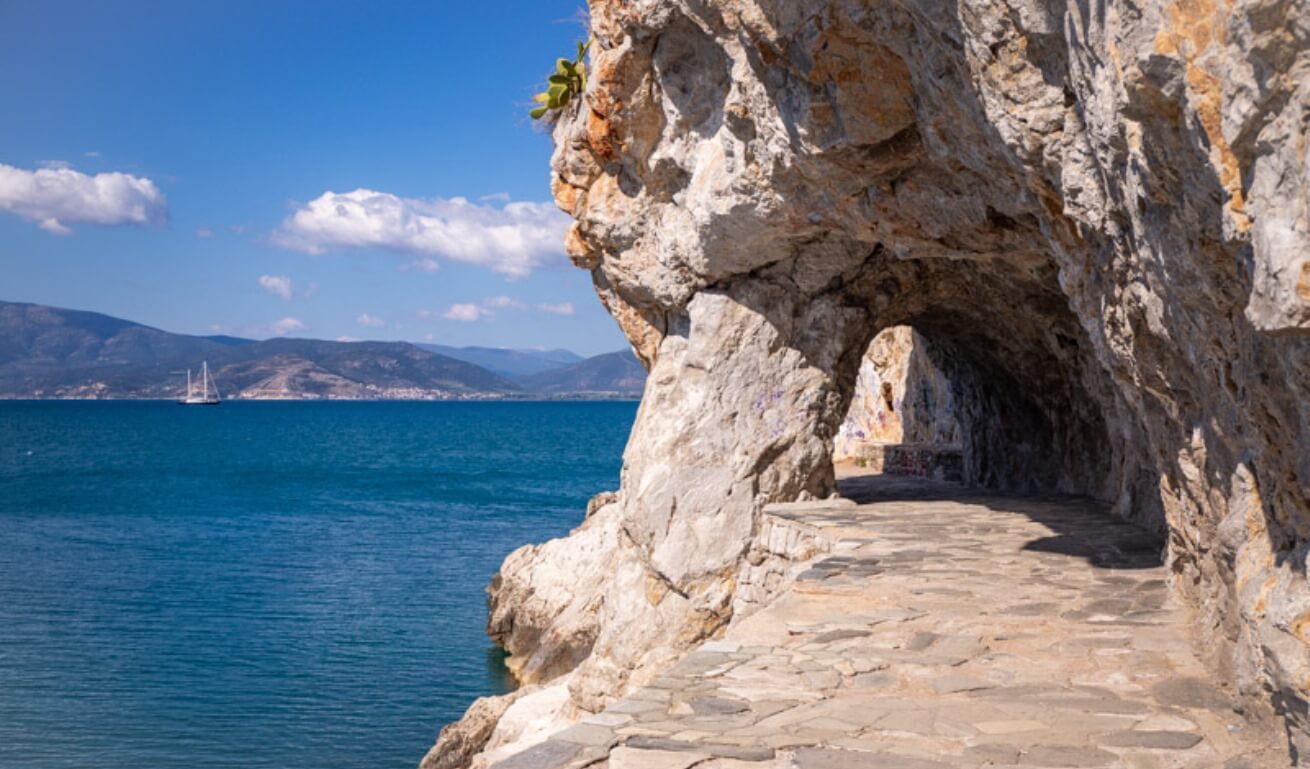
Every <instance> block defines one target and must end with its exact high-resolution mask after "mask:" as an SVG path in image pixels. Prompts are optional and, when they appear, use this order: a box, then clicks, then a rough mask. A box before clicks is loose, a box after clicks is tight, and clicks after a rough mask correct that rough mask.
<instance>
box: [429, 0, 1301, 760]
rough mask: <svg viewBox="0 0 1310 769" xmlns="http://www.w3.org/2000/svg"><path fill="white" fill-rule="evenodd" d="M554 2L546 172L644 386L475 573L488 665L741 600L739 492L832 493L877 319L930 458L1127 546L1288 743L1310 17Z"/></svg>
mask: <svg viewBox="0 0 1310 769" xmlns="http://www.w3.org/2000/svg"><path fill="white" fill-rule="evenodd" d="M590 5H591V7H590V13H591V16H590V23H591V32H592V35H593V37H594V43H593V45H592V48H591V55H592V74H591V80H590V84H589V87H588V92H587V95H586V100H585V104H584V105H583V106H582V108H581V109H575V110H573V111H571V112H569V113H567V114H565V115H563V116H561V119H560V120H559V122H558V123H557V124H556V126H555V128H554V138H555V143H556V152H555V155H554V158H553V171H554V176H553V192H554V195H555V198H556V200H557V202H558V203H559V204H560V206H561V207H562V208H563V209H564V210H565V211H566V212H568V213H569V214H571V215H572V216H573V217H574V218H575V220H576V223H575V224H574V226H573V228H572V229H571V231H570V232H569V234H568V238H567V242H566V245H567V249H568V251H569V254H570V257H571V259H572V260H573V261H574V263H575V264H577V265H578V266H579V267H582V268H584V269H587V270H590V272H591V275H592V278H593V281H594V283H595V286H596V289H597V292H598V294H599V296H600V298H601V300H602V302H603V303H604V304H605V306H606V307H607V308H608V309H609V311H610V312H611V314H612V315H613V316H614V317H615V318H616V319H617V321H618V322H619V324H620V326H621V327H622V328H623V330H624V332H625V333H626V334H627V336H628V338H629V340H630V341H631V343H632V346H633V348H634V349H635V350H636V351H637V353H638V355H639V357H640V358H641V359H642V360H643V361H644V362H645V363H646V365H647V366H648V367H649V368H650V377H649V381H648V384H647V387H646V391H645V396H644V399H643V401H642V404H641V407H640V410H639V413H638V416H637V420H636V424H635V427H634V430H633V433H632V437H631V440H630V442H629V445H628V447H627V451H626V454H625V461H624V467H623V473H622V487H621V489H620V491H619V492H618V494H617V496H614V497H605V498H601V499H598V500H597V502H596V504H594V505H593V510H592V511H591V514H589V516H588V518H587V520H586V522H585V523H584V524H583V525H582V526H581V527H580V528H579V529H578V530H577V531H575V532H574V533H573V534H572V535H571V536H570V537H568V538H566V539H563V540H557V541H554V542H551V543H547V544H545V545H541V546H534V547H528V548H524V549H522V550H520V551H518V552H516V553H515V554H513V555H512V556H510V558H509V559H508V560H507V561H506V563H505V566H504V567H503V569H502V572H501V574H500V575H499V576H498V577H497V578H496V581H495V583H494V584H493V586H492V588H491V595H492V601H491V603H492V618H491V623H490V630H491V632H492V634H493V636H494V637H495V638H496V639H497V640H498V641H500V642H501V643H502V644H503V645H505V646H506V648H507V649H508V650H509V652H510V653H511V654H512V657H511V665H512V667H514V669H515V671H516V673H517V674H518V675H519V677H520V678H521V680H523V681H525V682H527V683H530V684H535V683H547V682H552V681H555V682H565V683H566V684H567V693H568V694H567V698H568V703H567V704H568V707H570V708H573V709H574V710H575V711H576V712H585V711H591V712H594V711H596V710H598V709H599V708H601V707H602V706H603V705H604V704H605V703H606V702H607V701H609V700H610V699H611V698H613V697H614V696H616V695H618V694H620V693H621V692H623V691H624V690H625V689H626V688H629V687H631V686H633V685H635V684H637V683H641V682H642V681H644V680H648V679H649V677H650V676H651V675H653V671H655V670H657V669H658V668H659V666H660V665H661V664H663V663H665V662H667V661H668V660H670V659H673V658H674V657H676V655H677V654H679V653H680V652H681V651H682V650H685V649H686V648H688V647H689V646H690V645H692V644H694V643H696V642H698V641H701V640H704V639H707V638H712V637H714V636H715V634H716V633H718V632H720V631H721V630H722V629H723V628H724V627H725V626H727V625H728V624H730V623H731V622H733V621H734V619H735V618H739V617H741V616H744V615H746V614H749V612H750V611H752V609H753V608H754V607H756V606H758V605H759V604H760V602H762V601H764V600H767V598H768V597H769V595H770V591H771V590H773V589H775V586H776V585H775V583H776V582H777V580H776V579H772V578H770V577H769V576H768V575H769V574H770V573H774V574H776V573H777V571H778V570H779V569H780V568H783V567H778V566H777V562H778V561H779V559H780V558H782V559H783V560H785V554H781V555H780V554H778V553H774V552H770V551H769V548H768V547H767V545H766V544H764V543H761V542H760V541H759V537H758V536H757V535H758V533H759V521H760V511H761V509H762V507H763V506H764V505H765V504H768V503H772V502H785V501H792V500H798V499H815V498H823V497H826V496H828V495H829V494H831V493H832V492H833V489H834V477H833V469H832V462H831V454H832V442H833V437H834V435H835V433H836V431H837V429H838V426H839V425H840V423H841V420H842V418H843V417H844V415H845V413H846V411H847V408H848V406H849V404H850V402H851V398H852V391H853V389H854V386H855V381H856V377H857V373H858V370H859V366H860V361H861V358H862V357H863V355H864V353H865V350H866V349H867V348H868V346H869V343H870V340H871V339H873V337H874V336H875V334H877V333H878V332H879V331H880V330H882V329H885V328H889V327H892V326H898V325H909V326H912V327H913V328H914V329H915V330H916V331H917V332H918V333H919V334H920V335H922V337H923V338H924V339H925V340H927V342H928V344H929V345H930V348H931V349H932V350H933V356H934V363H936V364H937V365H938V367H939V368H940V369H941V370H942V372H943V373H944V374H945V375H946V376H947V378H948V379H949V381H950V382H951V386H952V392H953V397H954V402H955V408H956V412H957V414H956V416H957V418H958V420H959V425H960V432H961V435H960V439H961V442H962V444H963V446H964V456H965V462H964V465H965V466H964V470H963V474H964V476H965V481H966V482H968V483H971V484H977V485H982V486H988V487H993V488H997V489H1004V490H1012V491H1016V492H1044V493H1049V492H1061V493H1069V494H1079V495H1086V496H1089V497H1092V498H1095V499H1097V500H1100V501H1101V502H1102V503H1103V504H1104V505H1105V506H1106V507H1107V508H1108V509H1110V510H1112V511H1113V512H1114V513H1116V514H1117V515H1120V516H1122V517H1124V518H1127V519H1130V520H1132V521H1133V522H1135V523H1137V524H1140V525H1141V526H1142V527H1143V531H1144V536H1148V535H1150V534H1151V532H1154V533H1155V534H1158V535H1159V537H1160V541H1161V543H1162V546H1161V547H1162V551H1163V553H1164V556H1163V557H1164V558H1165V559H1166V562H1167V563H1168V565H1169V567H1170V574H1171V575H1172V576H1171V585H1170V587H1171V589H1172V591H1173V593H1174V594H1175V595H1176V596H1177V597H1178V598H1180V599H1181V600H1182V601H1183V602H1185V603H1186V605H1187V606H1189V607H1190V609H1191V610H1192V613H1193V616H1194V618H1195V620H1194V625H1195V632H1196V637H1197V639H1198V642H1199V646H1200V648H1202V649H1204V650H1205V652H1206V654H1207V660H1206V661H1207V664H1209V665H1210V666H1211V667H1212V669H1214V670H1216V671H1218V672H1219V674H1220V675H1222V676H1223V677H1224V678H1226V679H1227V680H1230V681H1232V682H1234V684H1235V686H1236V688H1237V689H1238V690H1240V692H1241V694H1242V695H1243V697H1244V702H1245V705H1246V707H1247V708H1249V709H1250V712H1252V713H1258V712H1276V713H1277V714H1278V715H1279V716H1280V717H1282V718H1283V719H1285V720H1286V723H1287V729H1286V733H1287V735H1288V740H1289V744H1291V745H1292V746H1293V749H1294V751H1295V750H1296V749H1298V748H1299V750H1300V751H1302V752H1304V751H1305V750H1307V748H1310V737H1308V736H1307V734H1308V731H1307V730H1310V717H1308V716H1307V702H1308V700H1310V653H1308V652H1310V646H1308V645H1307V644H1308V642H1310V586H1308V584H1307V575H1306V557H1307V552H1308V548H1307V542H1308V541H1310V216H1308V214H1307V206H1308V201H1310V171H1308V170H1307V163H1306V155H1307V136H1308V135H1310V128H1308V126H1310V106H1308V105H1310V3H1306V2H1304V1H1300V2H1298V1H1296V0H1252V1H1248V0H1222V1H1221V0H1140V2H1123V1H1122V0H1103V1H1102V2H1085V1H1083V0H958V2H949V1H941V2H934V1H932V0H927V1H923V2H918V1H916V0H887V1H883V0H863V1H859V0H849V1H843V0H831V1H829V2H821V1H819V0H720V1H719V2H708V1H697V0H665V1H663V2H654V1H643V0H627V1H626V2H625V1H621V0H592V2H591V4H590ZM783 570H784V571H785V569H783ZM469 739H472V738H469ZM452 765H453V764H452Z"/></svg>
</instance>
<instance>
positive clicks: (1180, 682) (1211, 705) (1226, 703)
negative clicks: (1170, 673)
mask: <svg viewBox="0 0 1310 769" xmlns="http://www.w3.org/2000/svg"><path fill="white" fill-rule="evenodd" d="M1151 694H1152V695H1153V696H1154V697H1155V698H1156V699H1157V700H1159V701H1160V702H1161V703H1163V704H1165V705H1174V706H1176V707H1180V708H1199V709H1203V710H1232V709H1233V702H1232V699H1231V698H1230V697H1229V696H1228V695H1227V694H1225V693H1224V692H1223V690H1222V689H1220V688H1219V687H1217V686H1215V685H1214V684H1212V683H1210V682H1209V681H1206V680H1204V679H1201V678H1172V679H1169V680H1167V681H1161V682H1160V683H1158V684H1156V685H1155V686H1153V687H1151Z"/></svg>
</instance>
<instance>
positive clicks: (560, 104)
mask: <svg viewBox="0 0 1310 769" xmlns="http://www.w3.org/2000/svg"><path fill="white" fill-rule="evenodd" d="M590 46H591V43H590V42H586V43H582V42H579V43H578V57H577V58H576V59H574V60H573V61H569V60H568V59H559V60H557V61H556V62H555V73H554V74H552V75H551V76H550V77H549V78H547V79H546V90H544V91H542V92H541V93H539V94H537V95H536V96H534V97H532V100H533V101H535V102H537V106H536V107H533V108H532V111H531V112H529V113H528V114H529V115H531V116H532V119H533V120H539V119H541V118H543V117H545V116H546V113H548V112H550V111H551V110H557V109H563V108H565V107H567V106H568V105H569V104H570V103H572V102H573V100H574V99H577V98H578V97H579V96H581V95H582V92H583V91H585V90H587V65H586V62H585V61H584V60H585V59H586V56H587V48H589V47H590Z"/></svg>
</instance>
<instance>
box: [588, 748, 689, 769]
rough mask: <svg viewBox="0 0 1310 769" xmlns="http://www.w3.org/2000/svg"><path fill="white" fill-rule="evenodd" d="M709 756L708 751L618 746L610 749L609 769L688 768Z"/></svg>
mask: <svg viewBox="0 0 1310 769" xmlns="http://www.w3.org/2000/svg"><path fill="white" fill-rule="evenodd" d="M709 757H710V755H709V754H708V753H681V752H673V751H668V750H637V749H635V748H629V747H627V746H620V747H617V748H615V749H614V750H612V751H610V769H689V767H691V766H692V765H694V764H699V763H700V762H702V761H704V760H706V759H707V758H709Z"/></svg>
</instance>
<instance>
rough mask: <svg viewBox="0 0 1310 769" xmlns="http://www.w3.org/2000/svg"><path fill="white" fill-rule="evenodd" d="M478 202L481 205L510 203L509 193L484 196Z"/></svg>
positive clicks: (494, 193)
mask: <svg viewBox="0 0 1310 769" xmlns="http://www.w3.org/2000/svg"><path fill="white" fill-rule="evenodd" d="M478 201H479V202H481V203H508V202H509V193H508V192H493V193H491V194H490V195H483V196H482V197H480V198H478Z"/></svg>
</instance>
